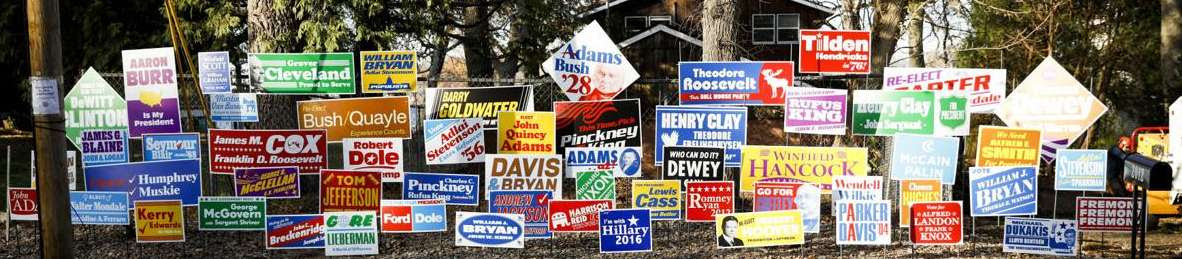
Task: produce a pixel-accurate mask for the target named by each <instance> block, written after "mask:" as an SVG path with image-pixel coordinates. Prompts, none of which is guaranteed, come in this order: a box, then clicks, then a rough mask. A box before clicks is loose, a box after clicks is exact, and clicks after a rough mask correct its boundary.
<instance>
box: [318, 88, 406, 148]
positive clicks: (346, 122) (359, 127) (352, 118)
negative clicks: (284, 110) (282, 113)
mask: <svg viewBox="0 0 1182 259" xmlns="http://www.w3.org/2000/svg"><path fill="white" fill-rule="evenodd" d="M296 112H297V113H298V115H299V118H300V119H299V121H300V129H323V130H325V131H326V132H328V141H329V142H339V141H341V139H343V138H361V137H369V138H410V97H406V96H386V97H363V98H357V97H354V98H344V99H323V100H310V101H299V102H296Z"/></svg>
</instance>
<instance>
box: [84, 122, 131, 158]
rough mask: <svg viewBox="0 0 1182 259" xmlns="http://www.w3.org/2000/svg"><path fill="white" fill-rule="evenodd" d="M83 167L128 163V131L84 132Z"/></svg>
mask: <svg viewBox="0 0 1182 259" xmlns="http://www.w3.org/2000/svg"><path fill="white" fill-rule="evenodd" d="M80 139H81V140H82V144H81V146H82V148H80V150H81V151H82V166H96V165H105V164H114V163H126V162H127V161H128V160H127V159H128V155H127V152H128V151H127V148H128V145H127V131H126V130H82V133H81V136H80Z"/></svg>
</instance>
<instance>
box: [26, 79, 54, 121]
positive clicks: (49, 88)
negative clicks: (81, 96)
mask: <svg viewBox="0 0 1182 259" xmlns="http://www.w3.org/2000/svg"><path fill="white" fill-rule="evenodd" d="M29 81H30V83H31V84H32V86H33V87H32V93H31V94H30V95H32V96H33V115H53V114H62V105H61V99H62V97H61V95H59V94H58V89H57V80H56V79H53V78H48V77H39V76H35V77H32V78H29Z"/></svg>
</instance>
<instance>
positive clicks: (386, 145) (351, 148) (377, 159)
mask: <svg viewBox="0 0 1182 259" xmlns="http://www.w3.org/2000/svg"><path fill="white" fill-rule="evenodd" d="M341 152H343V153H344V154H343V155H344V160H345V161H344V162H345V169H348V170H363V171H376V172H379V173H381V174H382V182H384V183H396V182H402V172H405V171H404V170H402V158H403V153H402V139H397V138H345V139H343V140H342V143H341Z"/></svg>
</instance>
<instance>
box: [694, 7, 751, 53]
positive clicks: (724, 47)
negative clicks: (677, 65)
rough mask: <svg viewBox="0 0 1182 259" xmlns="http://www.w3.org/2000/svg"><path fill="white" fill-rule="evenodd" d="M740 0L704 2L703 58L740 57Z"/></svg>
mask: <svg viewBox="0 0 1182 259" xmlns="http://www.w3.org/2000/svg"><path fill="white" fill-rule="evenodd" d="M740 8H742V3H740V1H738V0H706V1H704V2H703V3H702V60H703V61H733V60H738V59H739V44H738V30H739V29H738V24H739V23H738V22H737V21H736V20H737V19H738V15H739V13H740V12H739V10H740Z"/></svg>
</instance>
